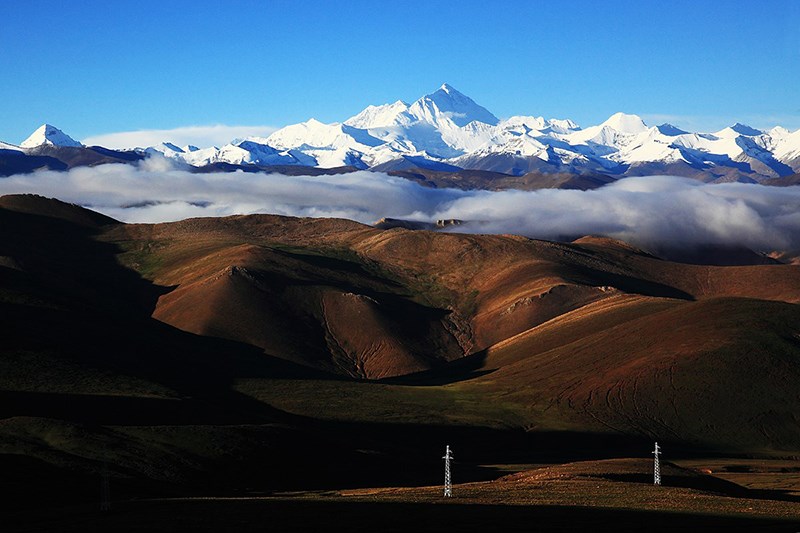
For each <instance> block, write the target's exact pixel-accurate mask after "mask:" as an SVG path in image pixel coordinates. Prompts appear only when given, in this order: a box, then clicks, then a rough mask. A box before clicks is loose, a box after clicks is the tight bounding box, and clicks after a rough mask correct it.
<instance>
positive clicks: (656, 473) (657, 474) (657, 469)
mask: <svg viewBox="0 0 800 533" xmlns="http://www.w3.org/2000/svg"><path fill="white" fill-rule="evenodd" d="M652 453H653V456H654V457H655V461H654V462H653V485H661V464H660V463H659V461H658V456H659V455H661V448H659V447H658V442H656V449H655V450H653V452H652Z"/></svg>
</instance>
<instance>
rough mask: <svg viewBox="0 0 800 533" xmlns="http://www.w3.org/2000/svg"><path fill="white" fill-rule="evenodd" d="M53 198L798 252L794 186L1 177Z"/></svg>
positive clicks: (150, 170)
mask: <svg viewBox="0 0 800 533" xmlns="http://www.w3.org/2000/svg"><path fill="white" fill-rule="evenodd" d="M10 193H36V194H41V195H44V196H49V197H55V198H60V199H61V200H64V201H68V202H73V203H77V204H81V205H85V206H87V207H91V208H92V209H95V210H97V211H100V212H102V213H105V214H107V215H110V216H112V217H114V218H117V219H119V220H123V221H126V222H164V221H173V220H179V219H183V218H187V217H202V216H226V215H232V214H250V213H275V214H281V215H292V216H304V217H305V216H307V217H340V218H349V219H352V220H357V221H359V222H364V223H368V224H369V223H373V222H375V221H376V220H378V219H379V218H381V217H392V218H406V219H415V220H427V221H434V220H437V219H449V218H457V219H462V220H467V221H471V222H469V223H467V224H465V225H462V226H458V227H456V228H455V230H456V231H461V232H474V233H515V234H520V235H525V236H529V237H534V238H543V239H559V238H575V237H579V236H582V235H588V234H594V235H606V236H609V237H614V238H618V239H621V240H625V241H628V242H630V243H633V244H635V245H638V246H640V247H643V248H645V249H650V250H657V249H659V248H660V247H666V246H673V245H685V244H726V245H740V246H746V247H749V248H752V249H754V250H759V251H770V250H777V249H797V248H800V187H798V186H795V187H783V188H779V187H768V186H763V185H757V184H745V183H725V184H716V185H709V184H703V183H700V182H698V181H694V180H690V179H687V178H678V177H670V176H649V177H641V178H627V179H624V180H620V181H618V182H616V183H613V184H611V185H608V186H606V187H603V188H601V189H596V190H593V191H576V190H553V189H549V190H540V191H500V192H492V191H461V190H455V189H427V188H424V187H421V186H419V185H417V184H415V183H413V182H410V181H407V180H404V179H402V178H398V177H394V176H388V175H386V174H382V173H376V172H368V171H360V172H353V173H350V174H341V175H333V176H284V175H280V174H264V173H254V174H249V173H242V172H235V173H211V174H194V173H191V172H189V171H186V170H182V169H177V168H170V167H169V166H168V162H166V161H165V160H163V159H159V160H158V161H150V162H145V163H144V164H141V165H140V166H138V167H137V166H133V165H102V166H98V167H93V168H89V167H79V168H74V169H72V170H70V171H67V172H55V171H39V172H35V173H32V174H26V175H16V176H11V177H8V178H2V179H0V194H10Z"/></svg>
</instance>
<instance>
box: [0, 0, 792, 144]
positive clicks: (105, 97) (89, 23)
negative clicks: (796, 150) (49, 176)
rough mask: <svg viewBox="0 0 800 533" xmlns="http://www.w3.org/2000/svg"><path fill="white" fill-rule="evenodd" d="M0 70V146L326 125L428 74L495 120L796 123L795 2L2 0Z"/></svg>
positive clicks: (401, 93) (431, 81) (426, 83)
mask: <svg viewBox="0 0 800 533" xmlns="http://www.w3.org/2000/svg"><path fill="white" fill-rule="evenodd" d="M0 76H2V78H0V79H1V80H2V83H0V139H2V140H6V141H9V142H20V141H21V140H22V139H23V138H25V137H26V136H27V135H28V134H29V133H30V132H31V131H32V130H33V129H35V128H36V127H37V126H38V125H40V124H41V123H43V122H45V121H46V122H50V123H52V124H54V125H56V126H58V127H60V128H62V129H64V130H65V131H66V132H67V133H69V134H71V135H72V136H73V137H75V138H77V139H81V138H84V137H87V136H90V135H96V134H101V133H110V132H117V131H127V130H136V129H151V128H158V129H162V128H175V127H180V126H187V125H205V124H218V123H221V124H236V125H262V124H267V125H275V126H282V125H285V124H288V123H293V122H299V121H303V120H306V119H308V118H310V117H312V116H313V117H315V118H317V119H319V120H322V121H325V122H331V121H336V120H344V119H345V118H347V117H348V116H350V115H353V114H355V113H356V112H358V111H359V110H361V109H362V108H363V107H365V106H366V105H367V104H380V103H385V102H391V101H394V100H397V99H403V100H406V101H412V100H414V99H416V98H417V97H419V96H421V95H423V94H425V93H428V92H431V91H433V90H435V89H436V88H437V87H438V86H439V85H440V84H441V83H442V82H448V83H450V84H451V85H453V86H454V87H456V88H457V89H459V90H460V91H462V92H464V93H465V94H467V95H469V96H471V97H472V98H474V99H475V100H476V101H477V102H478V103H480V104H482V105H484V106H485V107H487V108H488V109H489V110H491V111H492V112H494V113H495V114H496V115H498V116H501V117H504V116H510V115H514V114H533V115H544V116H545V117H557V118H572V119H573V120H576V121H577V122H578V123H580V124H582V125H584V126H586V125H591V124H596V123H598V122H601V121H602V120H604V119H605V118H607V117H608V116H609V115H611V114H612V113H614V112H616V111H625V112H629V113H636V114H639V115H642V116H644V117H645V119H646V120H648V122H650V123H657V122H661V120H657V119H656V118H649V117H653V116H654V115H663V116H665V118H666V117H670V116H671V117H674V118H673V120H672V121H673V122H677V123H678V125H683V126H685V127H699V128H703V127H705V128H706V129H712V128H716V127H717V126H721V125H723V124H726V123H728V122H729V121H733V120H741V121H742V122H749V123H751V124H752V125H754V126H766V125H770V124H773V123H783V124H784V125H786V126H787V127H790V129H796V128H800V0H762V1H760V2H752V1H739V0H729V1H723V0H718V1H704V0H691V1H689V0H669V1H659V2H656V1H646V0H642V1H635V0H631V1H613V0H605V1H603V2H597V1H569V2H567V1H564V2H560V1H554V0H548V1H533V0H530V1H487V0H482V1H465V0H461V1H458V2H456V1H453V2H444V1H435V0H424V1H389V0H373V1H345V0H341V1H318V2H314V1H306V2H303V1H297V0H293V1H288V0H287V1H270V2H267V1H264V2H256V1H244V0H241V1H230V0H229V1H213V2H212V1H207V2H202V1H197V0H196V1H191V2H189V1H183V0H170V1H163V0H159V1H151V0H137V1H135V2H122V1H119V2H116V1H115V2H109V1H108V0H103V1H95V0H81V1H79V2H68V1H66V0H63V1H54V0H53V1H42V0H25V1H7V2H3V5H2V10H1V13H0ZM659 118H660V117H659ZM693 121H694V123H693Z"/></svg>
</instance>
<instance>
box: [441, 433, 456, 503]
mask: <svg viewBox="0 0 800 533" xmlns="http://www.w3.org/2000/svg"><path fill="white" fill-rule="evenodd" d="M452 458H453V453H452V452H451V451H450V445H449V444H448V445H447V448H445V452H444V457H442V459H444V497H445V498H450V497H451V496H453V484H452V482H451V480H450V460H451V459H452Z"/></svg>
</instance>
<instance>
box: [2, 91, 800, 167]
mask: <svg viewBox="0 0 800 533" xmlns="http://www.w3.org/2000/svg"><path fill="white" fill-rule="evenodd" d="M43 145H47V146H51V147H55V148H59V147H64V148H66V147H69V148H79V147H82V146H83V145H81V144H80V143H78V142H77V141H75V140H74V139H72V138H71V137H69V136H68V135H66V134H65V133H63V132H62V131H61V130H58V129H57V128H55V127H53V126H51V125H48V124H45V125H43V126H41V127H40V128H39V129H37V130H36V131H35V132H34V133H33V134H32V135H31V136H30V137H29V138H28V139H26V140H25V141H24V142H23V143H22V144H21V145H20V146H14V145H9V144H7V143H4V144H2V145H0V148H2V149H3V150H6V151H7V152H11V151H14V150H19V151H22V152H23V153H27V152H29V151H31V150H37V149H40V148H41V146H43ZM132 151H133V153H135V154H138V155H139V156H140V157H144V156H154V155H156V156H157V155H159V154H160V155H163V156H164V157H167V158H169V159H172V160H175V161H177V162H179V163H181V164H186V165H189V166H191V167H198V168H202V167H205V166H208V165H213V164H220V163H227V164H233V165H255V166H271V165H292V166H305V167H317V168H323V169H324V168H337V167H345V166H349V167H353V168H355V169H377V170H383V169H392V170H411V169H414V168H420V169H429V170H441V169H449V170H453V169H462V170H483V171H493V172H500V173H503V174H509V175H512V176H522V175H523V174H526V173H528V172H531V171H536V172H540V173H543V174H548V173H562V174H563V173H570V174H576V175H580V174H586V173H589V174H593V173H603V174H606V175H609V176H612V177H624V176H629V175H647V174H661V173H670V172H671V171H675V172H677V173H678V174H679V175H690V176H692V177H696V178H697V179H700V180H702V181H707V182H721V181H744V182H774V180H776V179H780V178H784V177H787V176H791V175H792V174H795V173H797V172H800V130H797V131H794V132H790V131H789V130H787V129H785V128H782V127H779V126H778V127H774V128H772V129H770V130H768V131H762V130H758V129H756V128H752V127H750V126H747V125H745V124H742V123H739V122H737V123H735V124H733V125H732V126H729V127H726V128H723V129H722V130H719V131H716V132H711V133H702V132H687V131H684V130H682V129H680V128H678V127H676V126H674V125H671V124H660V125H656V126H650V125H647V124H646V123H645V122H644V120H642V118H641V117H639V116H637V115H635V114H626V113H623V112H618V113H614V114H613V115H611V116H610V117H609V118H608V119H607V120H605V121H604V122H602V123H600V124H597V125H594V126H588V127H585V128H581V127H580V126H578V125H577V124H576V123H575V122H573V121H571V120H569V119H545V118H544V117H536V116H522V115H515V116H512V117H509V118H505V119H498V118H497V117H496V116H495V115H493V114H492V113H491V112H490V111H489V110H487V109H486V108H484V107H482V106H480V105H479V104H478V103H476V102H475V101H474V100H473V99H471V98H470V97H468V96H466V95H464V94H463V93H461V92H459V91H458V90H457V89H455V88H454V87H453V86H451V85H449V84H447V83H445V84H443V85H442V86H441V87H439V88H438V89H437V90H436V91H434V92H432V93H430V94H427V95H424V96H422V97H420V98H419V99H417V100H416V101H414V102H412V103H411V104H408V103H406V102H404V101H402V100H397V101H395V102H394V103H390V104H383V105H370V106H368V107H366V108H365V109H364V110H362V111H361V112H359V113H357V114H356V115H354V116H352V117H349V118H347V119H345V120H343V121H342V122H334V123H330V124H325V123H322V122H320V121H318V120H315V119H313V118H312V119H309V120H307V121H305V122H301V123H298V124H290V125H287V126H285V127H283V128H281V129H279V130H277V131H275V132H273V133H272V134H270V135H269V136H268V137H247V138H244V139H236V140H234V141H232V142H231V143H229V144H227V145H224V146H221V147H208V148H200V149H197V148H196V147H186V149H183V148H179V147H178V146H177V145H175V144H173V143H171V142H170V141H169V139H165V140H164V142H162V143H160V144H158V145H155V146H149V147H144V148H136V149H133V150H132ZM118 152H119V151H118ZM9 157H10V156H9ZM17 157H19V156H18V155H17ZM672 167H675V168H674V169H673V168H672Z"/></svg>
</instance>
